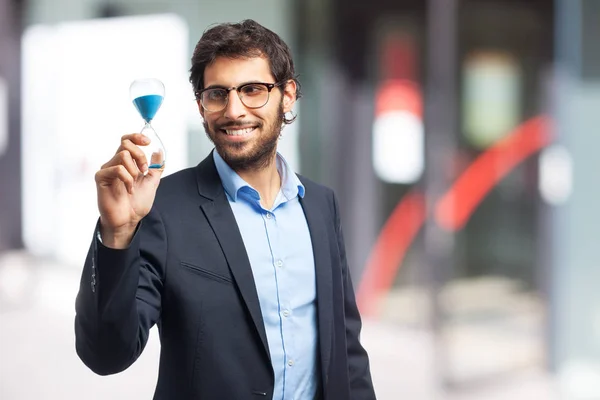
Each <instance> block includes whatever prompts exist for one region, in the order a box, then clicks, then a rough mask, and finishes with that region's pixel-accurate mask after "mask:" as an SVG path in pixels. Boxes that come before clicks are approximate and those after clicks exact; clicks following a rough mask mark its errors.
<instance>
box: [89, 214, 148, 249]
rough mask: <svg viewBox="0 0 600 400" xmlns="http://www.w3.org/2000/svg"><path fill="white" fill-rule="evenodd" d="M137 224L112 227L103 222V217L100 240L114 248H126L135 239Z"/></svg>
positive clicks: (99, 231) (99, 232)
mask: <svg viewBox="0 0 600 400" xmlns="http://www.w3.org/2000/svg"><path fill="white" fill-rule="evenodd" d="M137 225H138V224H137V223H136V224H135V225H133V224H131V225H124V226H120V227H117V228H112V227H108V226H106V225H105V224H103V223H102V218H101V219H100V228H99V230H98V234H99V239H100V242H101V243H102V244H103V245H104V246H106V247H109V248H112V249H126V248H127V247H129V244H130V243H131V240H132V239H133V236H134V234H135V231H136V228H137Z"/></svg>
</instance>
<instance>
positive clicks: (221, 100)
mask: <svg viewBox="0 0 600 400" xmlns="http://www.w3.org/2000/svg"><path fill="white" fill-rule="evenodd" d="M284 83H286V81H282V82H277V83H264V82H251V83H245V84H243V85H240V86H237V87H235V86H233V87H230V88H208V89H203V90H201V91H199V92H196V99H199V100H200V104H202V108H204V109H205V110H206V111H208V112H217V111H223V110H224V109H225V107H227V104H228V102H229V92H231V91H232V90H235V91H236V92H237V94H238V97H239V98H240V101H241V102H242V104H243V105H244V106H246V107H247V108H253V109H255V108H261V107H264V105H265V104H267V103H268V102H269V95H270V93H271V90H273V88H274V87H278V86H281V85H283V84H284Z"/></svg>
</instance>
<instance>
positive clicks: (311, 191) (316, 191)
mask: <svg viewBox="0 0 600 400" xmlns="http://www.w3.org/2000/svg"><path fill="white" fill-rule="evenodd" d="M296 175H297V176H298V179H300V182H302V184H303V185H304V189H305V196H310V197H311V198H314V199H315V200H316V201H317V202H319V203H320V204H321V205H322V206H327V207H328V209H329V210H330V211H331V213H332V214H333V215H336V214H337V200H336V196H335V192H334V190H333V189H332V188H330V187H328V186H325V185H322V184H320V183H317V182H315V181H313V180H311V179H308V178H307V177H305V176H302V175H300V174H296Z"/></svg>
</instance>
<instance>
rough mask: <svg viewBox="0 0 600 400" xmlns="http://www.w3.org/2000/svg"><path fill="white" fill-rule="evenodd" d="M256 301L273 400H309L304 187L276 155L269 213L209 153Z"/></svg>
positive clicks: (310, 260)
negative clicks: (276, 179)
mask: <svg viewBox="0 0 600 400" xmlns="http://www.w3.org/2000/svg"><path fill="white" fill-rule="evenodd" d="M213 158H214V161H215V165H216V167H217V171H218V173H219V176H220V177H221V181H222V182H223V187H224V189H225V193H226V194H227V199H228V200H229V204H230V205H231V209H232V210H233V214H234V215H235V219H236V221H237V225H238V227H239V230H240V233H241V235H242V239H243V241H244V245H245V247H246V252H247V253H248V258H249V260H250V265H251V266H252V273H253V275H254V282H255V284H256V291H257V293H258V299H259V302H260V308H261V312H262V317H263V320H264V323H265V330H266V334H267V341H268V344H269V352H270V354H271V362H272V364H273V371H274V373H275V390H274V392H273V399H274V400H313V399H314V398H315V396H316V391H317V388H318V387H319V385H318V379H319V377H318V369H317V363H316V360H317V342H318V336H317V319H316V283H315V264H314V257H313V251H312V243H311V238H310V233H309V230H308V225H307V223H306V218H305V216H304V211H303V209H302V206H301V204H300V200H299V199H300V197H303V196H304V185H302V183H301V182H300V180H299V179H298V177H297V176H296V174H295V173H294V172H293V171H292V170H291V168H290V167H289V166H288V164H287V163H286V161H285V160H284V158H283V157H282V156H281V155H280V154H279V153H278V154H277V170H278V172H279V176H280V177H281V189H280V191H279V194H278V195H277V198H276V199H275V202H274V204H273V207H272V208H271V209H270V210H267V209H265V208H263V207H262V206H261V204H260V194H259V193H258V191H256V190H255V189H254V188H252V187H251V186H250V185H249V184H248V183H246V181H244V180H243V179H242V178H241V177H240V176H239V175H238V174H237V173H236V172H235V171H233V170H232V169H231V168H230V167H229V166H228V165H227V163H225V161H224V160H223V159H222V158H221V156H220V155H219V154H218V153H217V151H216V150H215V151H214V152H213Z"/></svg>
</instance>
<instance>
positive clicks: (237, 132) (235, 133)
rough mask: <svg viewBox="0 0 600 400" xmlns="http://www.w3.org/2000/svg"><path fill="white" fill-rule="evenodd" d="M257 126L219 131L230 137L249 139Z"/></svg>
mask: <svg viewBox="0 0 600 400" xmlns="http://www.w3.org/2000/svg"><path fill="white" fill-rule="evenodd" d="M256 128H257V127H256V126H247V127H228V128H225V129H219V131H221V132H222V133H224V134H226V135H227V136H229V137H240V138H243V137H247V136H250V135H251V134H252V132H254V131H255V130H256Z"/></svg>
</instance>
